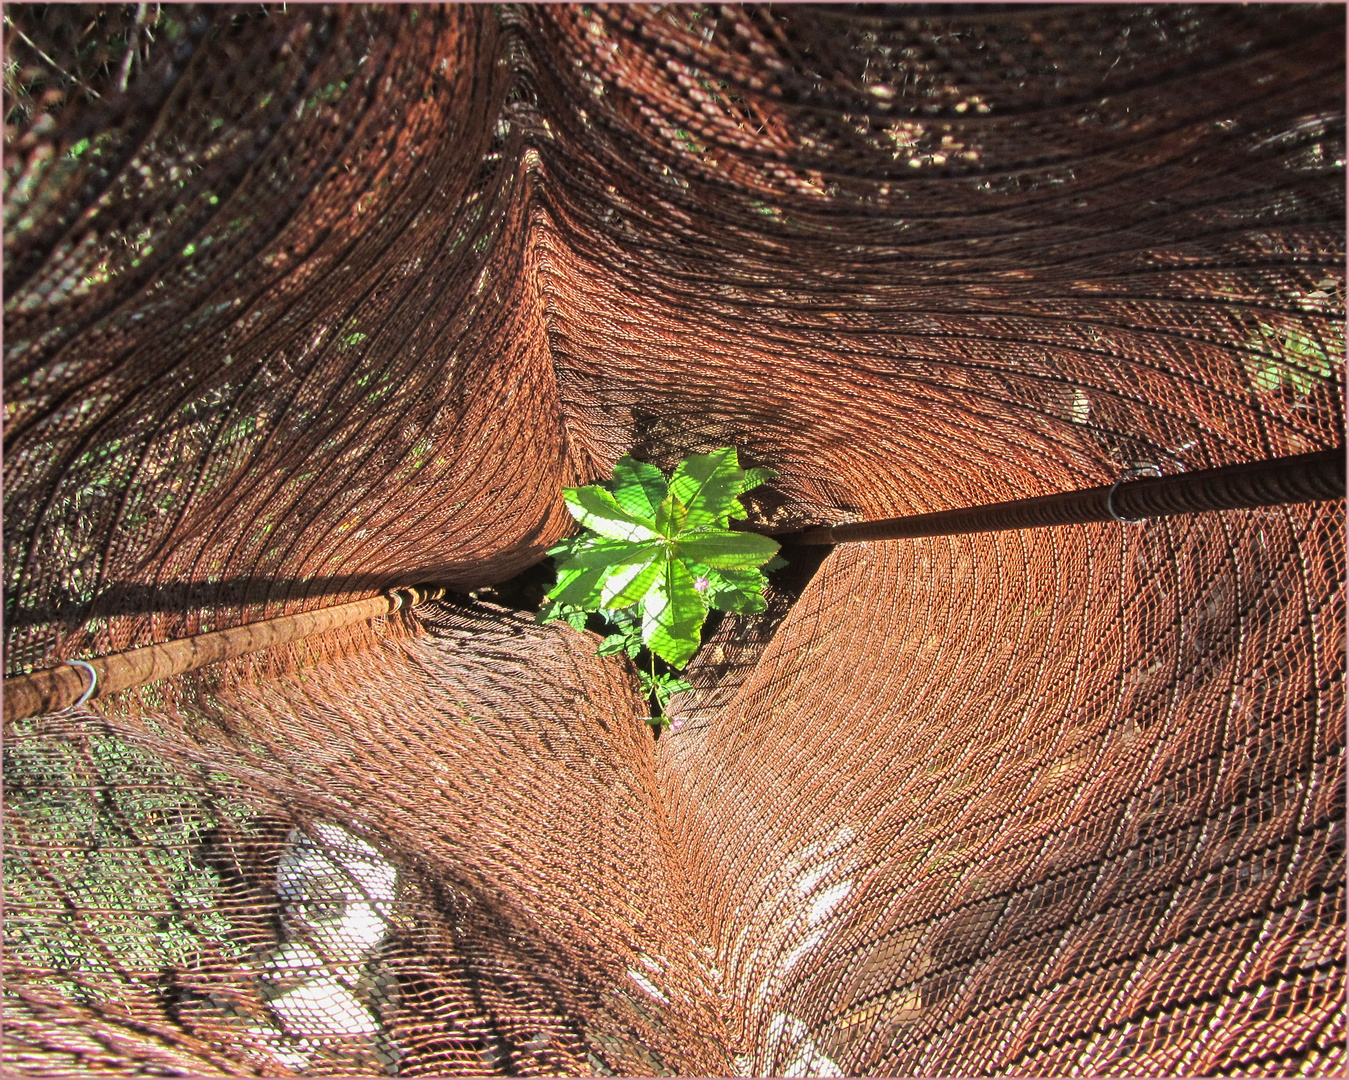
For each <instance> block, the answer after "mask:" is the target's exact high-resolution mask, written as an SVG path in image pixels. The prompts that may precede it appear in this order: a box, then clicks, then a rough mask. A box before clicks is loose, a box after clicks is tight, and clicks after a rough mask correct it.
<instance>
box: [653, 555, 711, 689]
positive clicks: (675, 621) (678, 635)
mask: <svg viewBox="0 0 1349 1080" xmlns="http://www.w3.org/2000/svg"><path fill="white" fill-rule="evenodd" d="M706 618H707V606H706V605H705V604H704V603H703V597H702V594H701V593H700V592H699V591H698V590H697V589H696V588H694V585H693V576H692V575H691V574H690V573H689V572H688V569H687V568H686V567H685V566H684V564H683V563H682V562H680V561H679V560H678V559H674V558H669V557H667V558H666V560H665V563H664V565H663V566H662V572H661V574H660V576H659V577H658V578H657V579H656V581H655V583H654V584H653V585H652V587H651V590H650V591H649V592H648V593H647V594H646V595H645V596H644V597H642V640H643V641H644V642H646V645H647V647H648V648H649V649H650V650H651V651H652V652H653V653H655V654H656V655H657V656H659V657H660V658H661V659H662V660H664V661H665V662H666V663H667V664H670V665H671V666H672V667H683V666H684V665H685V664H687V663H688V662H689V658H690V657H692V656H693V654H694V653H695V652H697V651H698V641H699V631H700V630H701V629H702V625H703V620H704V619H706Z"/></svg>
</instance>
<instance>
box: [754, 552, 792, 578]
mask: <svg viewBox="0 0 1349 1080" xmlns="http://www.w3.org/2000/svg"><path fill="white" fill-rule="evenodd" d="M786 565H787V560H786V559H784V558H783V557H782V556H781V555H774V556H773V557H772V558H771V559H769V560H768V561H767V562H766V563H764V564H763V566H762V567H760V569H761V570H762V571H763V572H764V573H765V574H771V573H772V572H773V571H774V570H781V569H782V568H783V567H784V566H786Z"/></svg>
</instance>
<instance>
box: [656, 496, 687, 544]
mask: <svg viewBox="0 0 1349 1080" xmlns="http://www.w3.org/2000/svg"><path fill="white" fill-rule="evenodd" d="M688 516H689V511H688V507H687V506H685V505H684V504H683V503H682V502H680V501H679V499H678V498H676V497H675V496H674V495H667V496H665V498H664V499H662V500H661V504H660V506H658V507H656V531H657V532H658V533H660V534H661V536H667V537H669V538H670V539H674V538H675V537H676V536H678V535H679V534H680V533H681V532H683V531H684V522H685V520H686V519H687V518H688Z"/></svg>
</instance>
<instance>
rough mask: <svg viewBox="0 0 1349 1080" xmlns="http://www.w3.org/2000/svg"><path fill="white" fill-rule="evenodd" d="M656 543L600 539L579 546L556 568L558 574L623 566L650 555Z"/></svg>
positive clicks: (656, 548)
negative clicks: (598, 567)
mask: <svg viewBox="0 0 1349 1080" xmlns="http://www.w3.org/2000/svg"><path fill="white" fill-rule="evenodd" d="M657 550H658V545H656V544H653V543H651V542H649V541H648V542H647V543H643V544H634V543H631V542H630V541H627V540H601V541H599V542H597V543H595V544H591V545H590V546H589V547H580V548H578V549H576V551H575V553H574V554H573V555H572V557H571V558H570V559H568V560H567V561H566V562H564V563H562V564H561V565H560V566H558V568H557V572H558V573H559V574H564V573H567V572H568V571H571V570H583V569H590V568H592V567H596V566H624V565H626V564H628V563H634V562H641V561H643V560H644V559H648V558H650V557H651V555H652V553H653V552H655V551H657Z"/></svg>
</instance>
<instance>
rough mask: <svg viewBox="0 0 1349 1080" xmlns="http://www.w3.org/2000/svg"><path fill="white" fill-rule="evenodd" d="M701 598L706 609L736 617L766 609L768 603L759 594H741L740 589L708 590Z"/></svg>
mask: <svg viewBox="0 0 1349 1080" xmlns="http://www.w3.org/2000/svg"><path fill="white" fill-rule="evenodd" d="M703 598H704V599H705V600H706V601H707V606H708V607H711V608H716V609H717V610H718V611H730V612H734V613H735V614H737V615H751V614H753V613H754V612H756V611H763V610H764V609H765V608H767V607H768V602H767V601H766V600H765V599H764V598H763V596H762V595H761V594H760V593H756V592H743V591H741V590H740V589H708V590H707V592H705V593H703Z"/></svg>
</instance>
